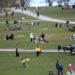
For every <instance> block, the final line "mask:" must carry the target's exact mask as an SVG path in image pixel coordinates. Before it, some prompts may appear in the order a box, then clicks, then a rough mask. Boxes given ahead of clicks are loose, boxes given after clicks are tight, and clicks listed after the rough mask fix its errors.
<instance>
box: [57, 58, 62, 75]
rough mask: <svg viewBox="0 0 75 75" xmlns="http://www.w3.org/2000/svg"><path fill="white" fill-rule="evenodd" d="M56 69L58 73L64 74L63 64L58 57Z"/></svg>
mask: <svg viewBox="0 0 75 75" xmlns="http://www.w3.org/2000/svg"><path fill="white" fill-rule="evenodd" d="M56 69H57V73H58V75H63V65H62V64H61V63H60V62H59V60H58V59H57V62H56Z"/></svg>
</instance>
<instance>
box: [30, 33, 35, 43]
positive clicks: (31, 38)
mask: <svg viewBox="0 0 75 75" xmlns="http://www.w3.org/2000/svg"><path fill="white" fill-rule="evenodd" d="M33 38H34V35H33V33H32V32H31V33H30V42H33Z"/></svg>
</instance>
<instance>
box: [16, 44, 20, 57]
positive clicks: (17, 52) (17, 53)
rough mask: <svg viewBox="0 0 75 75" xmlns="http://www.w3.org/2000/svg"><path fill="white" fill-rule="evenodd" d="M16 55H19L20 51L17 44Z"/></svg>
mask: <svg viewBox="0 0 75 75" xmlns="http://www.w3.org/2000/svg"><path fill="white" fill-rule="evenodd" d="M16 57H19V51H18V47H17V45H16Z"/></svg>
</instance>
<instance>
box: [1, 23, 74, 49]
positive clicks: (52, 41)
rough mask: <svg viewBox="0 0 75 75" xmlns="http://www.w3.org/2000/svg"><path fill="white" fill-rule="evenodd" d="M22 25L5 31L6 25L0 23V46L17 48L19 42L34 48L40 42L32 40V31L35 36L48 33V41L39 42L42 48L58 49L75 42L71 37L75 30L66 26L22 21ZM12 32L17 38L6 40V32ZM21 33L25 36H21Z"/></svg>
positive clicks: (19, 45) (22, 46)
mask: <svg viewBox="0 0 75 75" xmlns="http://www.w3.org/2000/svg"><path fill="white" fill-rule="evenodd" d="M22 25H23V28H24V29H23V30H16V31H4V29H5V28H6V25H5V24H0V48H15V46H16V44H18V47H19V48H23V49H34V48H35V46H36V45H37V44H38V43H31V42H30V39H29V34H30V32H33V33H34V36H35V37H39V36H40V35H41V33H42V32H43V33H44V34H45V35H46V37H47V39H48V43H39V44H40V46H41V48H42V49H57V46H58V45H62V46H67V45H70V44H75V40H70V39H69V38H70V37H71V35H72V34H73V33H74V32H69V31H68V30H67V28H66V27H61V28H56V27H55V23H51V22H40V25H39V26H30V25H29V24H28V23H22ZM11 26H13V24H12V25H11ZM45 28H47V30H45ZM11 33H13V34H14V35H15V39H14V40H8V41H7V40H4V38H5V36H6V34H11ZM20 35H22V36H23V37H19V36H20Z"/></svg>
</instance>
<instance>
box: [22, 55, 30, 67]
mask: <svg viewBox="0 0 75 75" xmlns="http://www.w3.org/2000/svg"><path fill="white" fill-rule="evenodd" d="M29 62H30V59H29V58H28V57H27V56H26V57H25V58H22V61H21V63H22V64H23V66H24V67H27V68H28V67H29Z"/></svg>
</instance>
